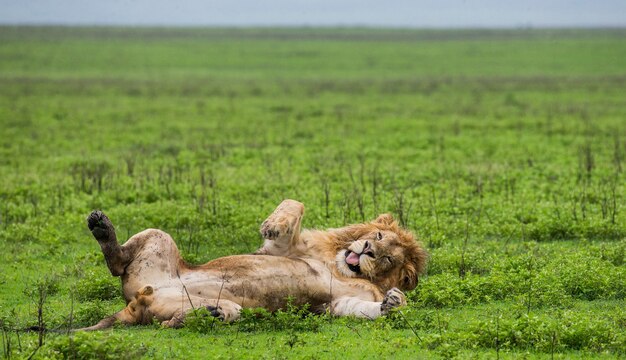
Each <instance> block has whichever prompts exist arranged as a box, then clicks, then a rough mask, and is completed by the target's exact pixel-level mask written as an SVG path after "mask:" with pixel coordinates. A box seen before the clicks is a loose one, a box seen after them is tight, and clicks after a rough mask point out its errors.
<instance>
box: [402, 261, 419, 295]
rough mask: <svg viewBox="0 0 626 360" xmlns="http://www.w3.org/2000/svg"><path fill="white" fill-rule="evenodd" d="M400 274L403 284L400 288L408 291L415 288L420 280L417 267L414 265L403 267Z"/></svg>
mask: <svg viewBox="0 0 626 360" xmlns="http://www.w3.org/2000/svg"><path fill="white" fill-rule="evenodd" d="M400 276H401V277H400V284H402V285H401V286H400V290H404V291H407V290H413V289H415V287H416V286H417V282H418V281H419V280H418V276H417V272H416V271H415V268H413V267H412V266H407V267H405V268H404V269H402V272H401V273H400Z"/></svg>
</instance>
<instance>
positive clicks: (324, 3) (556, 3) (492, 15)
mask: <svg viewBox="0 0 626 360" xmlns="http://www.w3.org/2000/svg"><path fill="white" fill-rule="evenodd" d="M0 24H57V25H131V26H149V25H155V26H371V27H416V28H447V27H454V28H459V27H480V28H491V27H507V28H511V27H513V28H515V27H529V26H530V27H626V0H517V1H509V0H384V1H369V0H169V1H167V0H98V1H96V0H0Z"/></svg>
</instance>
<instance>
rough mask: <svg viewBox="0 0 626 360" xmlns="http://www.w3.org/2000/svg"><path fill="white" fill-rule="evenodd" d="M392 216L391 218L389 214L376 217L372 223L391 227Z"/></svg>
mask: <svg viewBox="0 0 626 360" xmlns="http://www.w3.org/2000/svg"><path fill="white" fill-rule="evenodd" d="M393 221H394V220H393V216H391V214H381V215H378V217H377V218H376V220H374V221H373V222H374V223H379V224H385V225H391V224H393Z"/></svg>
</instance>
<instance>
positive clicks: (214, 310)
mask: <svg viewBox="0 0 626 360" xmlns="http://www.w3.org/2000/svg"><path fill="white" fill-rule="evenodd" d="M206 309H207V310H208V311H209V314H211V316H213V317H214V318H217V319H219V320H222V321H224V319H225V318H226V313H224V309H222V307H221V306H211V305H209V306H207V307H206Z"/></svg>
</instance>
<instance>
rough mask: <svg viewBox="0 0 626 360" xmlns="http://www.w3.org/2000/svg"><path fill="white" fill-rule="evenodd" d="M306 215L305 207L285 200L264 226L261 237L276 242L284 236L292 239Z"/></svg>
mask: <svg viewBox="0 0 626 360" xmlns="http://www.w3.org/2000/svg"><path fill="white" fill-rule="evenodd" d="M303 213H304V205H302V203H300V202H298V201H295V200H285V201H283V202H282V203H281V204H280V205H279V206H278V207H277V208H276V210H274V212H273V213H272V215H270V216H269V217H268V218H267V219H266V220H265V221H263V224H261V229H260V232H261V236H262V237H263V239H267V240H276V239H279V238H281V237H284V236H288V237H290V236H291V235H292V234H293V233H294V231H298V229H297V227H298V225H299V223H300V218H302V214H303Z"/></svg>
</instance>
